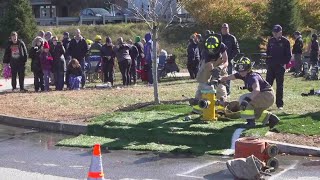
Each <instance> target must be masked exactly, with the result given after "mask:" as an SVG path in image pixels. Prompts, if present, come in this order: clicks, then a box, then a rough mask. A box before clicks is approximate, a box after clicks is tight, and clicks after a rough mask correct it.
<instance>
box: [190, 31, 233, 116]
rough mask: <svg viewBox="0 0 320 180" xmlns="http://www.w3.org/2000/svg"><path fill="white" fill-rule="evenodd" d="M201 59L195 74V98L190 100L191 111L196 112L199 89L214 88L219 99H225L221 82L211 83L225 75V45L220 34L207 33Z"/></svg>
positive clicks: (199, 97) (226, 63)
mask: <svg viewBox="0 0 320 180" xmlns="http://www.w3.org/2000/svg"><path fill="white" fill-rule="evenodd" d="M203 44H204V45H203V47H204V50H203V54H202V55H203V59H204V60H203V61H201V63H200V68H199V71H198V73H197V76H196V80H197V82H198V83H199V85H198V88H197V91H196V95H195V98H194V99H192V100H191V101H190V104H191V105H194V106H193V111H194V112H196V113H198V112H199V111H201V109H200V108H199V106H198V105H197V104H198V102H199V100H200V99H201V90H214V89H215V90H216V91H217V93H216V96H217V99H219V100H221V99H222V100H224V101H226V99H227V90H226V86H225V85H223V84H217V85H216V87H215V86H214V85H213V84H212V83H211V82H212V81H213V80H217V79H219V78H220V77H221V76H226V75H228V74H227V67H228V55H227V51H226V50H227V46H226V45H225V44H223V43H222V42H221V35H219V34H215V33H211V34H208V35H207V36H206V37H205V39H204V41H203Z"/></svg>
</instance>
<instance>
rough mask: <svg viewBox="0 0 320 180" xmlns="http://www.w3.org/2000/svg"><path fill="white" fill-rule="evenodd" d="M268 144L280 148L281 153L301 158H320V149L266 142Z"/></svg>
mask: <svg viewBox="0 0 320 180" xmlns="http://www.w3.org/2000/svg"><path fill="white" fill-rule="evenodd" d="M265 141H266V142H268V143H271V144H275V145H277V146H278V148H279V151H280V153H285V154H291V155H300V156H310V155H311V156H318V157H320V148H317V147H312V146H302V145H296V144H289V143H283V142H279V141H270V140H265Z"/></svg>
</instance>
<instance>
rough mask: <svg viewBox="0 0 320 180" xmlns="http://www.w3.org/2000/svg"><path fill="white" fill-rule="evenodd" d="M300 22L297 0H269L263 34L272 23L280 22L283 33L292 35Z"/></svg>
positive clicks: (267, 31)
mask: <svg viewBox="0 0 320 180" xmlns="http://www.w3.org/2000/svg"><path fill="white" fill-rule="evenodd" d="M301 23H302V21H301V14H300V9H299V6H298V1H297V0H270V2H269V6H268V18H267V23H266V27H265V28H266V31H265V34H266V33H268V34H269V32H270V31H271V28H272V27H273V25H275V24H280V25H281V26H282V27H283V30H284V31H283V32H284V34H285V35H286V34H287V35H288V34H289V35H292V34H293V33H294V32H295V31H296V30H297V29H299V27H300V26H301Z"/></svg>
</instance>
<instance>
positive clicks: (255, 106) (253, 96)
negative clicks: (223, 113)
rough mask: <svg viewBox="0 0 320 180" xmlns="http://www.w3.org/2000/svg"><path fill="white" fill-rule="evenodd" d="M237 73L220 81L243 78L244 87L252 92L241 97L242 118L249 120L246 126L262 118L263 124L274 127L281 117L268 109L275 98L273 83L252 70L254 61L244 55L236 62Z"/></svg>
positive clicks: (253, 125) (251, 126)
mask: <svg viewBox="0 0 320 180" xmlns="http://www.w3.org/2000/svg"><path fill="white" fill-rule="evenodd" d="M236 71H237V73H235V74H231V75H229V76H227V77H222V78H221V79H220V81H221V82H222V83H223V82H227V81H228V80H235V79H241V80H243V81H244V84H245V86H244V87H243V88H242V89H248V90H249V91H250V93H248V94H244V95H242V96H241V97H240V100H239V103H240V110H241V111H240V114H241V118H243V119H246V120H247V124H246V125H245V127H246V128H253V127H255V125H256V123H255V120H258V119H259V120H262V122H263V124H264V125H266V124H268V126H269V127H270V128H271V129H272V128H273V127H274V126H275V125H276V124H278V122H279V118H278V117H277V116H276V115H274V114H272V113H270V112H268V111H266V109H268V108H269V107H271V106H272V104H273V103H274V100H275V95H274V91H273V89H272V87H271V85H270V84H269V83H268V82H267V81H265V80H264V79H263V78H262V77H261V75H260V74H259V73H256V72H253V71H252V62H251V61H250V59H249V58H247V57H243V58H241V59H240V60H239V61H238V62H237V64H236Z"/></svg>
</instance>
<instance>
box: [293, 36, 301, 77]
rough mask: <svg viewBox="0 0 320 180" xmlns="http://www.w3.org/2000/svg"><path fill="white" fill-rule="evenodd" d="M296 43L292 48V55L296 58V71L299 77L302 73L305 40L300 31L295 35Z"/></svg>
mask: <svg viewBox="0 0 320 180" xmlns="http://www.w3.org/2000/svg"><path fill="white" fill-rule="evenodd" d="M293 35H294V37H295V39H296V40H295V42H294V45H293V47H292V54H293V57H294V64H295V65H294V69H295V73H296V75H299V74H300V73H301V68H302V51H303V40H302V36H301V33H300V32H299V31H296V32H295V33H294V34H293Z"/></svg>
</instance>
